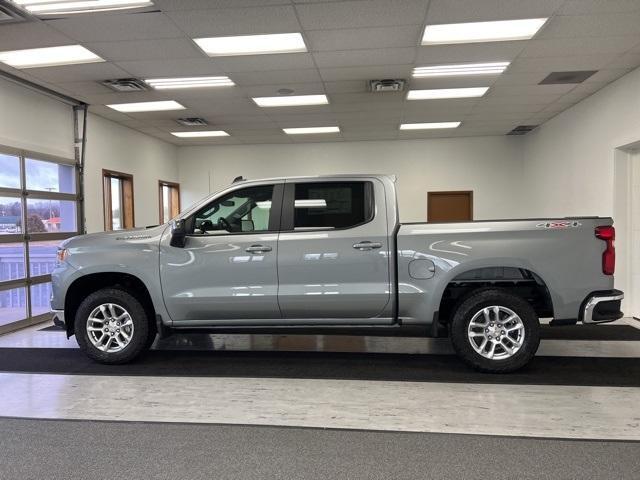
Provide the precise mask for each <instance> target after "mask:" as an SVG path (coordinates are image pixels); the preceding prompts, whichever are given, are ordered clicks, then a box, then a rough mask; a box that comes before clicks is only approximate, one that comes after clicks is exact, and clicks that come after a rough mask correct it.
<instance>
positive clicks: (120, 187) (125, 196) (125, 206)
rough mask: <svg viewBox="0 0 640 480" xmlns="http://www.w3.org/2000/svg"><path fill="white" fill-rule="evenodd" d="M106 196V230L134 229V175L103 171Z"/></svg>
mask: <svg viewBox="0 0 640 480" xmlns="http://www.w3.org/2000/svg"><path fill="white" fill-rule="evenodd" d="M102 189H103V196H104V199H103V200H104V201H103V203H104V229H105V230H123V229H127V228H134V226H135V220H134V213H133V175H129V174H128V173H121V172H114V171H111V170H103V171H102Z"/></svg>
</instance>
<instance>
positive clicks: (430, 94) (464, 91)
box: [407, 87, 489, 100]
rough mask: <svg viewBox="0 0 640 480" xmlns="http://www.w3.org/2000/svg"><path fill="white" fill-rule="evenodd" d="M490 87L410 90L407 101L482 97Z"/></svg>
mask: <svg viewBox="0 0 640 480" xmlns="http://www.w3.org/2000/svg"><path fill="white" fill-rule="evenodd" d="M487 90H489V87H471V88H435V89H432V90H409V93H408V94H407V100H439V99H443V98H472V97H481V96H483V95H484V94H485V93H487Z"/></svg>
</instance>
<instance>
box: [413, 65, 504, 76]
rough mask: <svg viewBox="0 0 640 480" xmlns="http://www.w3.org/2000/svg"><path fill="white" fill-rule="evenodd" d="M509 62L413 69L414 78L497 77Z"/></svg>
mask: <svg viewBox="0 0 640 480" xmlns="http://www.w3.org/2000/svg"><path fill="white" fill-rule="evenodd" d="M508 66H509V62H492V63H460V64H457V65H434V66H431V67H416V68H414V69H413V76H414V77H415V78H428V77H454V76H458V75H498V74H500V73H502V72H504V71H505V70H506V68H507V67H508Z"/></svg>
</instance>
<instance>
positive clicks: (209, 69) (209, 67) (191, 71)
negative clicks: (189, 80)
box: [117, 58, 225, 78]
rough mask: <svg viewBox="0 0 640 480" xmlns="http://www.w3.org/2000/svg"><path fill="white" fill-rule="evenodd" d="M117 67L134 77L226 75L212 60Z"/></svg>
mask: <svg viewBox="0 0 640 480" xmlns="http://www.w3.org/2000/svg"><path fill="white" fill-rule="evenodd" d="M117 65H118V66H119V67H121V68H122V69H123V70H126V71H127V72H129V73H130V74H131V75H133V76H134V77H140V78H151V77H165V76H174V75H175V76H180V77H183V76H191V75H224V73H225V72H224V71H223V70H222V69H221V68H220V67H218V66H217V65H216V63H215V62H214V61H212V60H211V59H210V58H181V59H171V60H129V61H125V62H117Z"/></svg>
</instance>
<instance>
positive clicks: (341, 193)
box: [294, 182, 373, 230]
mask: <svg viewBox="0 0 640 480" xmlns="http://www.w3.org/2000/svg"><path fill="white" fill-rule="evenodd" d="M371 189H372V185H371V184H370V183H369V182H327V183H298V184H296V193H295V204H294V229H296V230H306V229H315V228H321V229H333V228H349V227H353V226H356V225H360V224H362V223H365V222H366V221H367V220H369V219H370V218H371V215H372V211H373V210H372V207H371V199H372V192H371Z"/></svg>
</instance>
